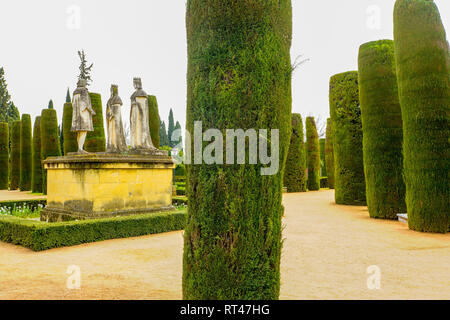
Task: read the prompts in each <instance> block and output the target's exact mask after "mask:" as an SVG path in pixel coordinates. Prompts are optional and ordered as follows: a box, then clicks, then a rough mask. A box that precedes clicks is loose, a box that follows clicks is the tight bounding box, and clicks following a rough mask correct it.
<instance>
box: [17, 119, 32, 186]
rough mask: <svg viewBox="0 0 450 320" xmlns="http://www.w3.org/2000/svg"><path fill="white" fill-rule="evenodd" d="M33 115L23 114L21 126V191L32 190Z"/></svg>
mask: <svg viewBox="0 0 450 320" xmlns="http://www.w3.org/2000/svg"><path fill="white" fill-rule="evenodd" d="M31 142H32V132H31V116H30V115H29V114H23V115H22V124H21V127H20V186H19V187H20V191H31V176H32V171H33V170H32V166H31V163H32V144H31Z"/></svg>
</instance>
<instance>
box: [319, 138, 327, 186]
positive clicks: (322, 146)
mask: <svg viewBox="0 0 450 320" xmlns="http://www.w3.org/2000/svg"><path fill="white" fill-rule="evenodd" d="M325 142H326V140H325V139H319V146H320V176H321V177H326V176H327V166H326V163H325Z"/></svg>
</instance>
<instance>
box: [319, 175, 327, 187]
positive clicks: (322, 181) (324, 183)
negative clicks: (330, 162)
mask: <svg viewBox="0 0 450 320" xmlns="http://www.w3.org/2000/svg"><path fill="white" fill-rule="evenodd" d="M320 188H321V189H326V188H328V177H321V178H320Z"/></svg>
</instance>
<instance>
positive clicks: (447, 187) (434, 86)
mask: <svg viewBox="0 0 450 320" xmlns="http://www.w3.org/2000/svg"><path fill="white" fill-rule="evenodd" d="M394 39H395V56H396V59H395V60H396V66H397V75H398V88H399V98H400V105H401V107H402V118H403V136H404V141H403V154H404V179H405V184H406V205H407V209H408V223H409V227H410V229H413V230H416V231H423V232H440V233H445V232H448V231H450V210H449V208H450V194H449V192H450V176H449V172H450V170H449V168H450V84H449V83H450V81H449V80H450V79H449V74H450V57H449V56H450V53H449V46H448V42H447V41H446V34H445V29H444V26H443V24H442V21H441V18H440V15H439V11H438V9H437V6H436V4H435V3H434V2H433V1H425V0H398V1H397V2H396V4H395V10H394Z"/></svg>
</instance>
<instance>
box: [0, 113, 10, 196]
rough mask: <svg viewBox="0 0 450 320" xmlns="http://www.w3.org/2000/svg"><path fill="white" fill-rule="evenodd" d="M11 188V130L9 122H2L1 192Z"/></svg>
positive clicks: (0, 130) (0, 131) (0, 154)
mask: <svg viewBox="0 0 450 320" xmlns="http://www.w3.org/2000/svg"><path fill="white" fill-rule="evenodd" d="M8 187H9V128H8V123H7V122H0V190H8Z"/></svg>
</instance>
